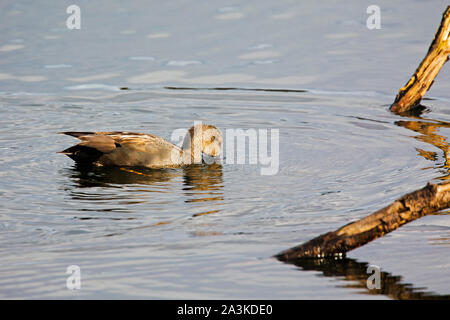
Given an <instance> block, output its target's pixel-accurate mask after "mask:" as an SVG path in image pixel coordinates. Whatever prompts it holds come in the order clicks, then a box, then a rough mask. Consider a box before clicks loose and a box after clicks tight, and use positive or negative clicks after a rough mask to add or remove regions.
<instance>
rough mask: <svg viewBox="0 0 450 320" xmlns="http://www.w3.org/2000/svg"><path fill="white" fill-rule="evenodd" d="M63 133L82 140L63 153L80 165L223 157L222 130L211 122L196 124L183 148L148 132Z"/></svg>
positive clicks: (164, 164)
mask: <svg viewBox="0 0 450 320" xmlns="http://www.w3.org/2000/svg"><path fill="white" fill-rule="evenodd" d="M60 134H64V135H68V136H72V137H75V138H78V139H79V140H81V142H80V143H78V144H76V145H74V146H72V147H70V148H67V149H65V150H63V151H61V152H59V153H62V154H65V155H67V156H68V157H69V158H71V159H72V160H74V161H75V162H76V163H77V164H78V165H96V166H127V167H147V168H169V167H178V166H184V165H190V164H201V163H205V162H206V163H212V162H215V161H216V160H217V159H218V157H219V156H220V154H221V150H222V143H223V138H222V134H221V132H220V130H219V129H217V128H216V127H215V126H213V125H209V124H196V125H194V126H192V127H191V128H190V129H189V130H188V131H187V133H186V135H185V137H184V140H183V144H182V146H181V147H178V146H177V145H175V144H173V143H171V142H169V141H167V140H166V139H164V138H161V137H158V136H156V135H152V134H146V133H136V132H127V131H111V132H81V131H65V132H60ZM205 159H206V161H205Z"/></svg>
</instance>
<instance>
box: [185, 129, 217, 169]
mask: <svg viewBox="0 0 450 320" xmlns="http://www.w3.org/2000/svg"><path fill="white" fill-rule="evenodd" d="M222 142H223V138H222V134H221V133H220V131H219V129H217V128H216V127H215V126H212V125H209V124H198V125H195V126H193V127H192V128H190V129H189V130H188V132H187V133H186V136H185V137H184V141H183V151H184V152H185V153H186V155H188V156H189V157H190V162H191V163H202V159H203V155H207V156H209V157H214V158H215V157H218V156H219V155H220V153H221V151H222Z"/></svg>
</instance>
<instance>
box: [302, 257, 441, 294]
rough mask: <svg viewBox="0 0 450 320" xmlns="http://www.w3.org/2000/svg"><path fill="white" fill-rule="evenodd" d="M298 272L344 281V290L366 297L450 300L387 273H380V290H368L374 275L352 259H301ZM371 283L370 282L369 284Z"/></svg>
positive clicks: (366, 265)
mask: <svg viewBox="0 0 450 320" xmlns="http://www.w3.org/2000/svg"><path fill="white" fill-rule="evenodd" d="M294 265H296V266H298V267H299V268H300V270H305V271H312V270H313V271H319V272H321V273H322V275H323V276H325V277H334V278H337V279H339V280H344V281H346V282H348V284H346V285H344V286H343V287H345V288H354V289H362V290H361V291H360V293H362V294H368V295H385V296H387V297H389V298H391V299H398V300H415V299H431V300H434V299H450V295H437V294H434V293H431V292H425V291H422V290H423V288H415V287H414V286H413V285H411V284H408V283H403V282H402V277H401V276H395V275H392V274H390V273H388V272H384V271H381V272H380V287H381V288H380V289H369V288H368V285H367V280H368V278H369V277H370V276H372V275H373V274H374V273H373V272H369V273H368V271H367V269H368V267H369V264H368V263H366V262H358V261H356V260H354V259H348V258H344V259H338V260H335V259H302V260H298V261H296V262H295V263H294ZM371 283H372V282H371Z"/></svg>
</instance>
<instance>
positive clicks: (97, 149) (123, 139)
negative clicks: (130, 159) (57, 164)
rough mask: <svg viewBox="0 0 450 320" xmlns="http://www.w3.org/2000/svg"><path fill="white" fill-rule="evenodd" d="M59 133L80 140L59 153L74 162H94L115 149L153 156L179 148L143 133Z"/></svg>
mask: <svg viewBox="0 0 450 320" xmlns="http://www.w3.org/2000/svg"><path fill="white" fill-rule="evenodd" d="M61 133H62V134H66V135H69V136H72V137H76V138H78V139H80V140H81V142H80V143H79V144H77V145H75V146H73V147H70V148H68V149H66V150H64V151H62V152H61V153H64V154H66V155H67V156H69V157H70V158H72V159H73V160H75V161H76V162H89V163H92V162H95V161H96V160H97V159H98V158H100V157H101V156H102V155H104V154H110V153H113V152H114V151H116V149H117V148H123V149H122V150H123V151H125V152H130V151H137V152H143V153H149V152H150V153H155V154H158V153H160V152H164V151H167V150H172V149H173V148H177V149H179V147H177V146H175V145H174V144H172V143H170V142H169V141H167V140H165V139H163V138H160V137H158V136H155V135H151V134H145V133H136V132H127V131H110V132H78V131H67V132H61Z"/></svg>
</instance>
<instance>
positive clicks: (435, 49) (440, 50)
mask: <svg viewBox="0 0 450 320" xmlns="http://www.w3.org/2000/svg"><path fill="white" fill-rule="evenodd" d="M449 54H450V6H448V7H447V10H446V11H445V12H444V15H443V17H442V21H441V24H440V26H439V29H438V30H437V32H436V35H435V36H434V39H433V42H432V43H431V45H430V48H429V49H428V53H427V55H426V56H425V58H424V59H423V60H422V63H421V64H420V65H419V67H418V68H417V70H416V72H415V73H414V75H413V76H412V77H411V79H410V80H409V81H408V83H407V84H406V85H405V86H404V87H403V88H401V89H400V90H399V92H398V94H397V97H396V98H395V101H394V103H393V104H392V105H391V111H392V112H394V113H399V114H401V113H405V112H408V111H410V110H411V109H413V108H414V107H416V106H418V105H419V104H420V101H421V100H422V97H423V96H424V95H425V93H426V92H427V91H428V89H429V88H430V87H431V85H432V84H433V81H434V78H435V77H436V76H437V75H438V73H439V70H441V68H442V66H443V65H444V64H445V62H447V60H448V59H449Z"/></svg>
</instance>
